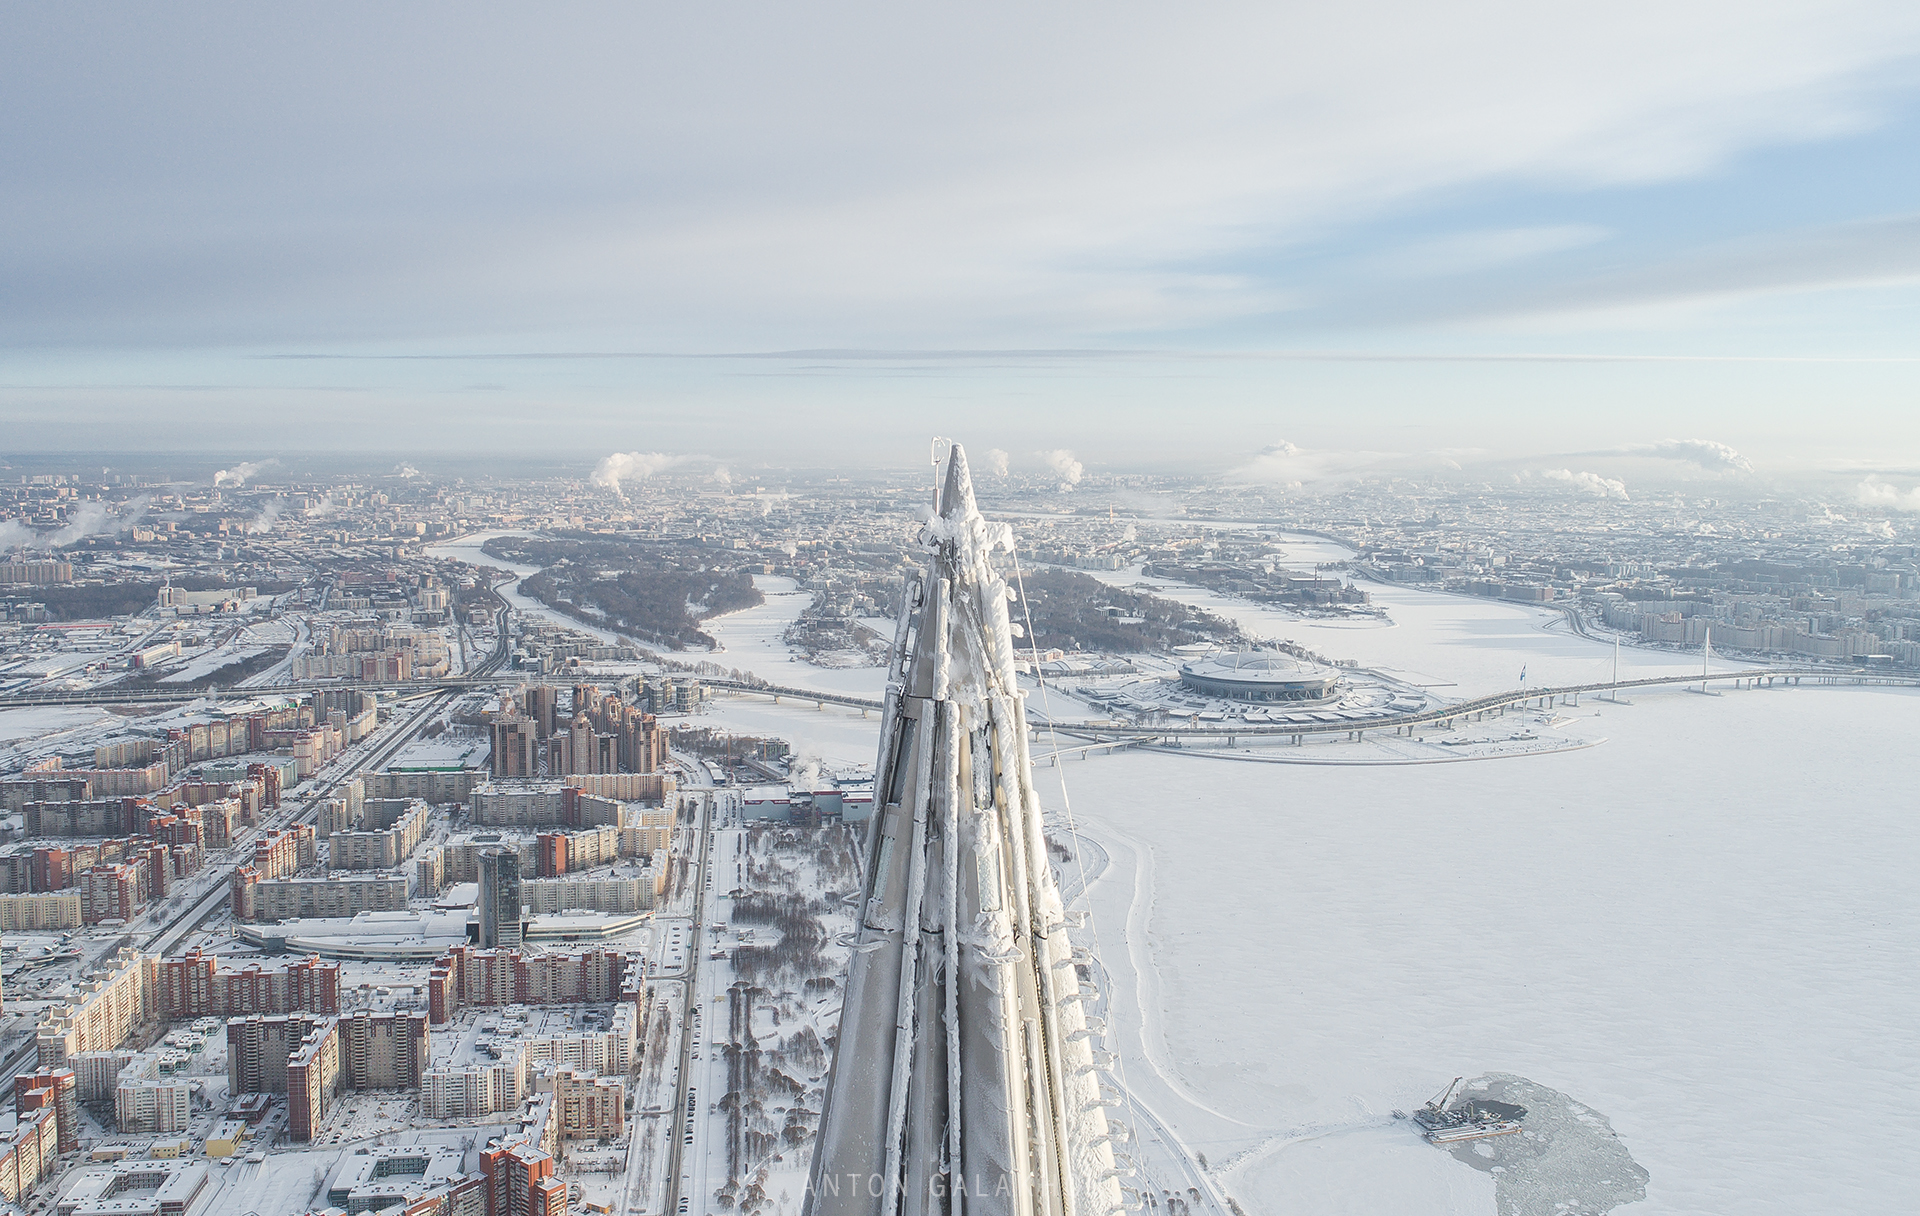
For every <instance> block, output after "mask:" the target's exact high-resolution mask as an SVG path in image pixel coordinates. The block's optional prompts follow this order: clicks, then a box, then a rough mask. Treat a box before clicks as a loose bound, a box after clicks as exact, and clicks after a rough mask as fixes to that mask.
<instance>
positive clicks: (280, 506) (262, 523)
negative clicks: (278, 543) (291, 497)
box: [247, 498, 287, 532]
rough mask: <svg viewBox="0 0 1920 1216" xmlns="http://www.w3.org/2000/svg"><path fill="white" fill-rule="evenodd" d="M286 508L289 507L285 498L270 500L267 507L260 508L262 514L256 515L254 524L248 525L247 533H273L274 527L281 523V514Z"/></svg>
mask: <svg viewBox="0 0 1920 1216" xmlns="http://www.w3.org/2000/svg"><path fill="white" fill-rule="evenodd" d="M286 507H287V502H286V500H285V499H284V498H270V499H268V500H267V505H266V506H264V507H261V508H260V514H258V515H256V516H255V517H254V519H253V522H252V523H250V524H248V525H247V531H249V532H271V531H273V525H274V524H276V523H278V522H280V512H282V511H284V510H286Z"/></svg>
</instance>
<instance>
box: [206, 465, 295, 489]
mask: <svg viewBox="0 0 1920 1216" xmlns="http://www.w3.org/2000/svg"><path fill="white" fill-rule="evenodd" d="M279 463H280V462H279V461H278V460H272V459H268V460H243V461H241V462H240V463H239V464H236V465H234V466H233V467H232V468H230V469H221V470H220V471H219V472H218V473H215V474H214V475H213V484H214V485H216V486H234V487H236V488H237V487H239V486H244V485H246V484H247V483H248V482H249V481H252V480H253V479H254V478H256V477H258V476H260V470H262V469H264V468H266V467H267V466H268V465H273V464H279Z"/></svg>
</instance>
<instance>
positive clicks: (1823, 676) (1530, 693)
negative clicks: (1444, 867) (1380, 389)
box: [1054, 667, 1920, 750]
mask: <svg viewBox="0 0 1920 1216" xmlns="http://www.w3.org/2000/svg"><path fill="white" fill-rule="evenodd" d="M1803 683H1805V684H1815V685H1859V686H1890V687H1907V688H1914V687H1920V673H1903V672H1876V671H1868V670H1865V669H1859V670H1852V671H1842V670H1836V669H1834V668H1831V667H1756V668H1749V669H1746V670H1741V671H1717V672H1712V673H1709V674H1707V675H1699V674H1694V675H1671V676H1642V677H1640V678H1638V679H1632V680H1606V681H1601V682H1598V683H1593V684H1566V685H1559V686H1555V687H1543V688H1516V689H1511V690H1509V691H1506V692H1498V693H1490V694H1488V695H1486V696H1481V697H1472V698H1469V699H1467V700H1465V701H1455V702H1453V703H1451V704H1448V705H1442V706H1438V707H1436V708H1433V709H1426V710H1421V711H1420V712H1419V713H1411V714H1394V715H1389V716H1383V717H1377V718H1363V719H1339V720H1334V721H1317V722H1246V721H1241V722H1204V723H1203V722H1199V721H1197V720H1190V721H1188V722H1186V723H1184V724H1179V725H1176V724H1173V723H1166V724H1160V723H1154V724H1151V725H1146V724H1140V723H1132V724H1128V723H1110V724H1102V723H1070V724H1058V723H1056V724H1055V726H1054V730H1055V731H1056V732H1057V733H1059V734H1062V735H1067V736H1071V737H1073V738H1076V739H1086V740H1092V741H1097V742H1114V743H1118V742H1122V741H1127V742H1132V743H1135V744H1146V743H1158V742H1176V741H1178V740H1181V739H1234V738H1248V737H1257V736H1272V735H1280V736H1305V735H1325V734H1346V735H1350V736H1353V737H1355V738H1358V737H1360V736H1362V735H1364V734H1366V733H1367V732H1369V731H1377V730H1391V731H1393V732H1394V733H1395V734H1400V733H1402V732H1408V731H1411V730H1413V729H1415V728H1417V727H1420V726H1425V725H1439V726H1443V727H1444V726H1451V725H1452V724H1453V723H1454V721H1456V720H1457V719H1460V718H1478V717H1480V716H1483V715H1485V714H1488V713H1498V712H1500V711H1502V710H1505V709H1508V708H1511V707H1513V706H1516V705H1520V706H1525V705H1535V706H1537V707H1538V708H1541V709H1547V708H1551V707H1552V706H1553V704H1554V703H1555V702H1556V701H1561V700H1567V699H1575V698H1578V697H1580V696H1581V695H1582V694H1588V693H1604V692H1618V691H1620V690H1623V689H1634V688H1658V687H1668V686H1674V685H1681V686H1685V685H1695V684H1697V685H1699V686H1700V687H1701V689H1702V690H1703V691H1705V690H1706V689H1708V688H1709V687H1710V686H1711V685H1715V684H1718V685H1722V686H1731V687H1733V688H1771V687H1777V686H1780V685H1790V686H1797V685H1800V684H1803ZM1063 750H1066V749H1063Z"/></svg>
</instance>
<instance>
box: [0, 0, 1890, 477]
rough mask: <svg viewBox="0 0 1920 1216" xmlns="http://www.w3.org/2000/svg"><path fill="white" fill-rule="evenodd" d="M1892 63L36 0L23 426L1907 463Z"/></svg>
mask: <svg viewBox="0 0 1920 1216" xmlns="http://www.w3.org/2000/svg"><path fill="white" fill-rule="evenodd" d="M1916 68H1920V6H1916V5H1913V4H1911V3H1888V4H1876V3H1846V2H1844V0H1823V2H1821V3H1808V4H1785V3H1773V4H1767V3H1755V2H1754V0H1743V2H1742V3H1737V4H1735V3H1712V2H1702V3H1693V4H1687V5H1674V4H1672V3H1657V4H1656V3H1631V2H1627V3H1615V4H1610V5H1605V6H1600V5H1588V6H1571V5H1541V4H1537V3H1472V2H1462V3H1453V4H1448V5H1431V4H1422V3H1411V2H1382V3H1374V4H1365V5H1338V6H1332V5H1319V4H1316V5H1308V4H1298V3H1283V4H1275V3H1271V2H1269V3H1266V4H1230V3H1219V4H1209V5H1199V6H1169V5H1142V4H1129V3H1118V4H1103V5H1101V6H1099V7H1097V8H1096V7H1093V6H1089V5H1062V6H1055V7H1052V8H1049V9H1046V10H1044V11H1036V10H1035V9H1034V8H1033V7H1032V6H1027V5H1011V4H995V3H984V4H975V5H968V6H965V7H964V8H955V9H950V10H939V11H934V10H926V9H921V8H903V7H899V6H882V5H877V4H851V3H831V2H829V3H814V4H808V5H776V4H766V3H757V2H737V3H729V4H726V5H700V6H693V5H672V6H668V5H653V4H623V5H588V4H561V5H542V6H537V7H535V6H491V5H485V4H460V5H435V4H412V5H406V6H384V5H354V4H331V5H326V6H298V7H296V6H264V5H220V4H200V5H195V6H191V7H189V8H176V7H173V6H163V5H139V6H114V7H111V8H108V7H102V6H87V5H59V6H56V5H26V4H21V5H12V6H8V7H7V8H6V9H5V10H4V12H3V13H0V432H4V435H0V451H19V452H26V451H48V450H74V449H85V448H90V447H95V446H99V445H102V444H107V443H108V440H109V438H110V439H111V443H110V444H109V446H113V447H117V448H134V447H141V448H150V449H154V450H180V451H195V450H200V451H220V452H228V451H231V452H236V453H243V454H244V453H252V454H256V455H260V456H265V455H268V454H272V453H277V452H292V451H301V450H307V449H324V450H336V449H343V448H344V449H355V448H365V449H368V450H379V451H388V452H390V451H396V450H408V451H412V450H418V451H421V452H423V453H431V452H434V451H444V452H450V453H451V452H462V453H484V452H489V451H493V452H517V453H525V452H532V451H542V452H548V451H551V452H575V453H581V454H583V455H586V454H593V453H604V452H610V451H629V450H631V451H648V452H655V451H658V452H668V453H719V454H722V455H726V456H729V457H734V458H739V459H753V460H764V461H771V462H782V461H788V462H802V463H807V464H813V465H817V464H821V463H835V462H840V463H845V464H848V465H907V464H911V463H914V462H915V461H916V460H918V459H921V453H923V452H924V451H925V444H926V440H927V438H928V436H930V435H932V434H954V435H960V436H962V437H964V438H967V439H969V440H971V441H972V442H973V444H974V446H976V447H979V448H983V449H984V448H986V447H996V448H999V449H1002V450H1005V451H1007V452H1009V453H1011V454H1012V460H1013V463H1014V464H1015V465H1016V466H1019V465H1021V464H1022V463H1023V462H1024V463H1026V464H1028V465H1030V466H1032V467H1035V468H1039V467H1042V465H1043V462H1044V458H1043V457H1042V456H1041V453H1043V452H1047V451H1051V450H1056V449H1059V448H1063V447H1064V448H1071V449H1072V450H1073V451H1075V452H1076V453H1077V454H1078V457H1079V459H1081V460H1082V461H1084V462H1086V464H1087V465H1088V467H1089V468H1096V469H1097V468H1101V467H1110V468H1137V467H1150V466H1155V465H1166V466H1169V467H1183V468H1199V469H1213V470H1247V469H1255V470H1258V469H1265V468H1273V467H1278V466H1276V465H1275V459H1276V454H1277V455H1278V458H1279V461H1280V464H1281V465H1284V466H1285V467H1284V468H1282V469H1281V471H1280V472H1279V473H1276V474H1275V476H1278V477H1281V478H1283V479H1284V478H1288V477H1291V476H1292V474H1293V473H1294V472H1297V471H1299V470H1300V469H1302V468H1306V469H1308V470H1309V472H1311V471H1312V470H1315V469H1320V468H1324V467H1338V468H1341V469H1344V470H1347V472H1348V473H1351V471H1352V470H1354V469H1365V468H1369V467H1373V466H1374V465H1379V466H1380V467H1388V468H1392V467H1405V468H1421V467H1427V466H1429V465H1432V464H1435V463H1441V464H1445V463H1462V462H1464V463H1467V464H1472V463H1473V462H1474V461H1475V460H1479V459H1483V458H1484V459H1488V460H1493V459H1498V460H1502V461H1508V462H1511V461H1514V460H1518V461H1520V462H1521V463H1522V464H1525V463H1527V462H1528V461H1529V460H1534V458H1535V457H1536V456H1537V457H1539V461H1551V460H1553V459H1558V458H1560V457H1562V456H1565V455H1566V454H1579V453H1608V452H1625V451H1633V452H1638V453H1640V454H1641V455H1642V456H1644V455H1645V453H1646V452H1647V451H1649V450H1657V449H1659V447H1660V445H1662V444H1670V443H1675V442H1679V441H1709V442H1711V443H1714V444H1720V445H1724V446H1726V447H1730V448H1732V449H1734V450H1736V451H1737V452H1739V453H1740V454H1741V457H1740V458H1741V459H1742V460H1745V461H1747V462H1748V463H1749V464H1750V465H1751V466H1752V468H1753V469H1755V470H1759V471H1760V472H1761V473H1775V474H1780V475H1786V474H1790V473H1797V472H1804V471H1809V470H1813V471H1834V470H1840V471H1844V472H1846V473H1848V474H1849V475H1851V474H1852V473H1853V472H1856V471H1860V470H1872V471H1874V472H1875V475H1876V476H1880V477H1883V478H1885V479H1887V482H1888V484H1890V485H1894V486H1896V487H1897V488H1898V490H1899V491H1900V492H1902V493H1904V492H1906V491H1907V490H1908V489H1911V488H1912V487H1913V486H1914V485H1915V484H1920V409H1916V406H1917V405H1920V340H1917V339H1916V335H1920V155H1917V154H1916V153H1920V138H1916V137H1917V136H1920V71H1916ZM1289 450H1291V451H1292V452H1294V453H1296V454H1297V453H1301V452H1305V453H1310V454H1312V459H1311V460H1310V461H1308V462H1306V463H1304V464H1303V463H1302V462H1300V461H1298V460H1295V461H1293V463H1292V464H1291V465H1288V464H1287V463H1286V462H1287V459H1288V458H1287V456H1286V453H1288V452H1289ZM1674 450H1681V449H1674ZM1691 450H1694V451H1700V450H1706V449H1691ZM1607 459H1611V458H1601V457H1597V456H1596V457H1593V458H1592V460H1591V461H1590V462H1589V463H1590V464H1591V465H1592V467H1591V468H1589V467H1578V468H1572V469H1571V471H1572V472H1573V473H1575V474H1576V475H1577V474H1579V473H1592V474H1593V475H1594V476H1596V477H1606V476H1612V475H1614V474H1615V473H1616V472H1617V470H1615V469H1613V468H1612V467H1611V466H1609V465H1607ZM1655 459H1657V460H1665V461H1666V463H1667V464H1668V465H1669V466H1671V467H1673V468H1676V469H1679V468H1686V469H1691V470H1693V471H1694V472H1696V473H1702V474H1705V475H1716V476H1717V475H1722V474H1725V473H1726V472H1727V471H1728V470H1727V468H1726V467H1725V466H1724V464H1722V465H1716V464H1715V463H1714V462H1713V461H1712V460H1709V461H1707V462H1706V463H1704V464H1702V463H1697V462H1692V461H1690V460H1687V459H1685V458H1680V459H1673V460H1668V459H1667V458H1665V457H1656V458H1655ZM1536 463H1538V461H1536ZM1574 463H1576V464H1577V463H1578V462H1577V461H1575V462H1574Z"/></svg>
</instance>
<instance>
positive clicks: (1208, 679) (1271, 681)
mask: <svg viewBox="0 0 1920 1216" xmlns="http://www.w3.org/2000/svg"><path fill="white" fill-rule="evenodd" d="M1180 683H1181V684H1183V685H1185V686H1186V687H1187V688H1190V689H1192V690H1193V691H1195V692H1198V693H1203V694H1205V695H1206V696H1209V697H1224V698H1226V699H1227V700H1230V701H1285V702H1288V703H1291V704H1295V705H1324V704H1326V703H1327V702H1329V701H1333V700H1336V699H1338V698H1339V696H1340V676H1339V673H1337V672H1335V671H1334V670H1333V669H1332V668H1329V667H1322V666H1321V665H1320V664H1318V663H1312V662H1308V661H1307V660H1305V659H1296V658H1294V657H1293V656H1292V655H1289V654H1283V653H1281V652H1280V651H1277V650H1242V651H1236V652H1233V653H1229V654H1215V655H1209V656H1207V657H1206V658H1204V659H1195V660H1194V661H1192V662H1191V663H1183V664H1181V666H1180Z"/></svg>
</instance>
